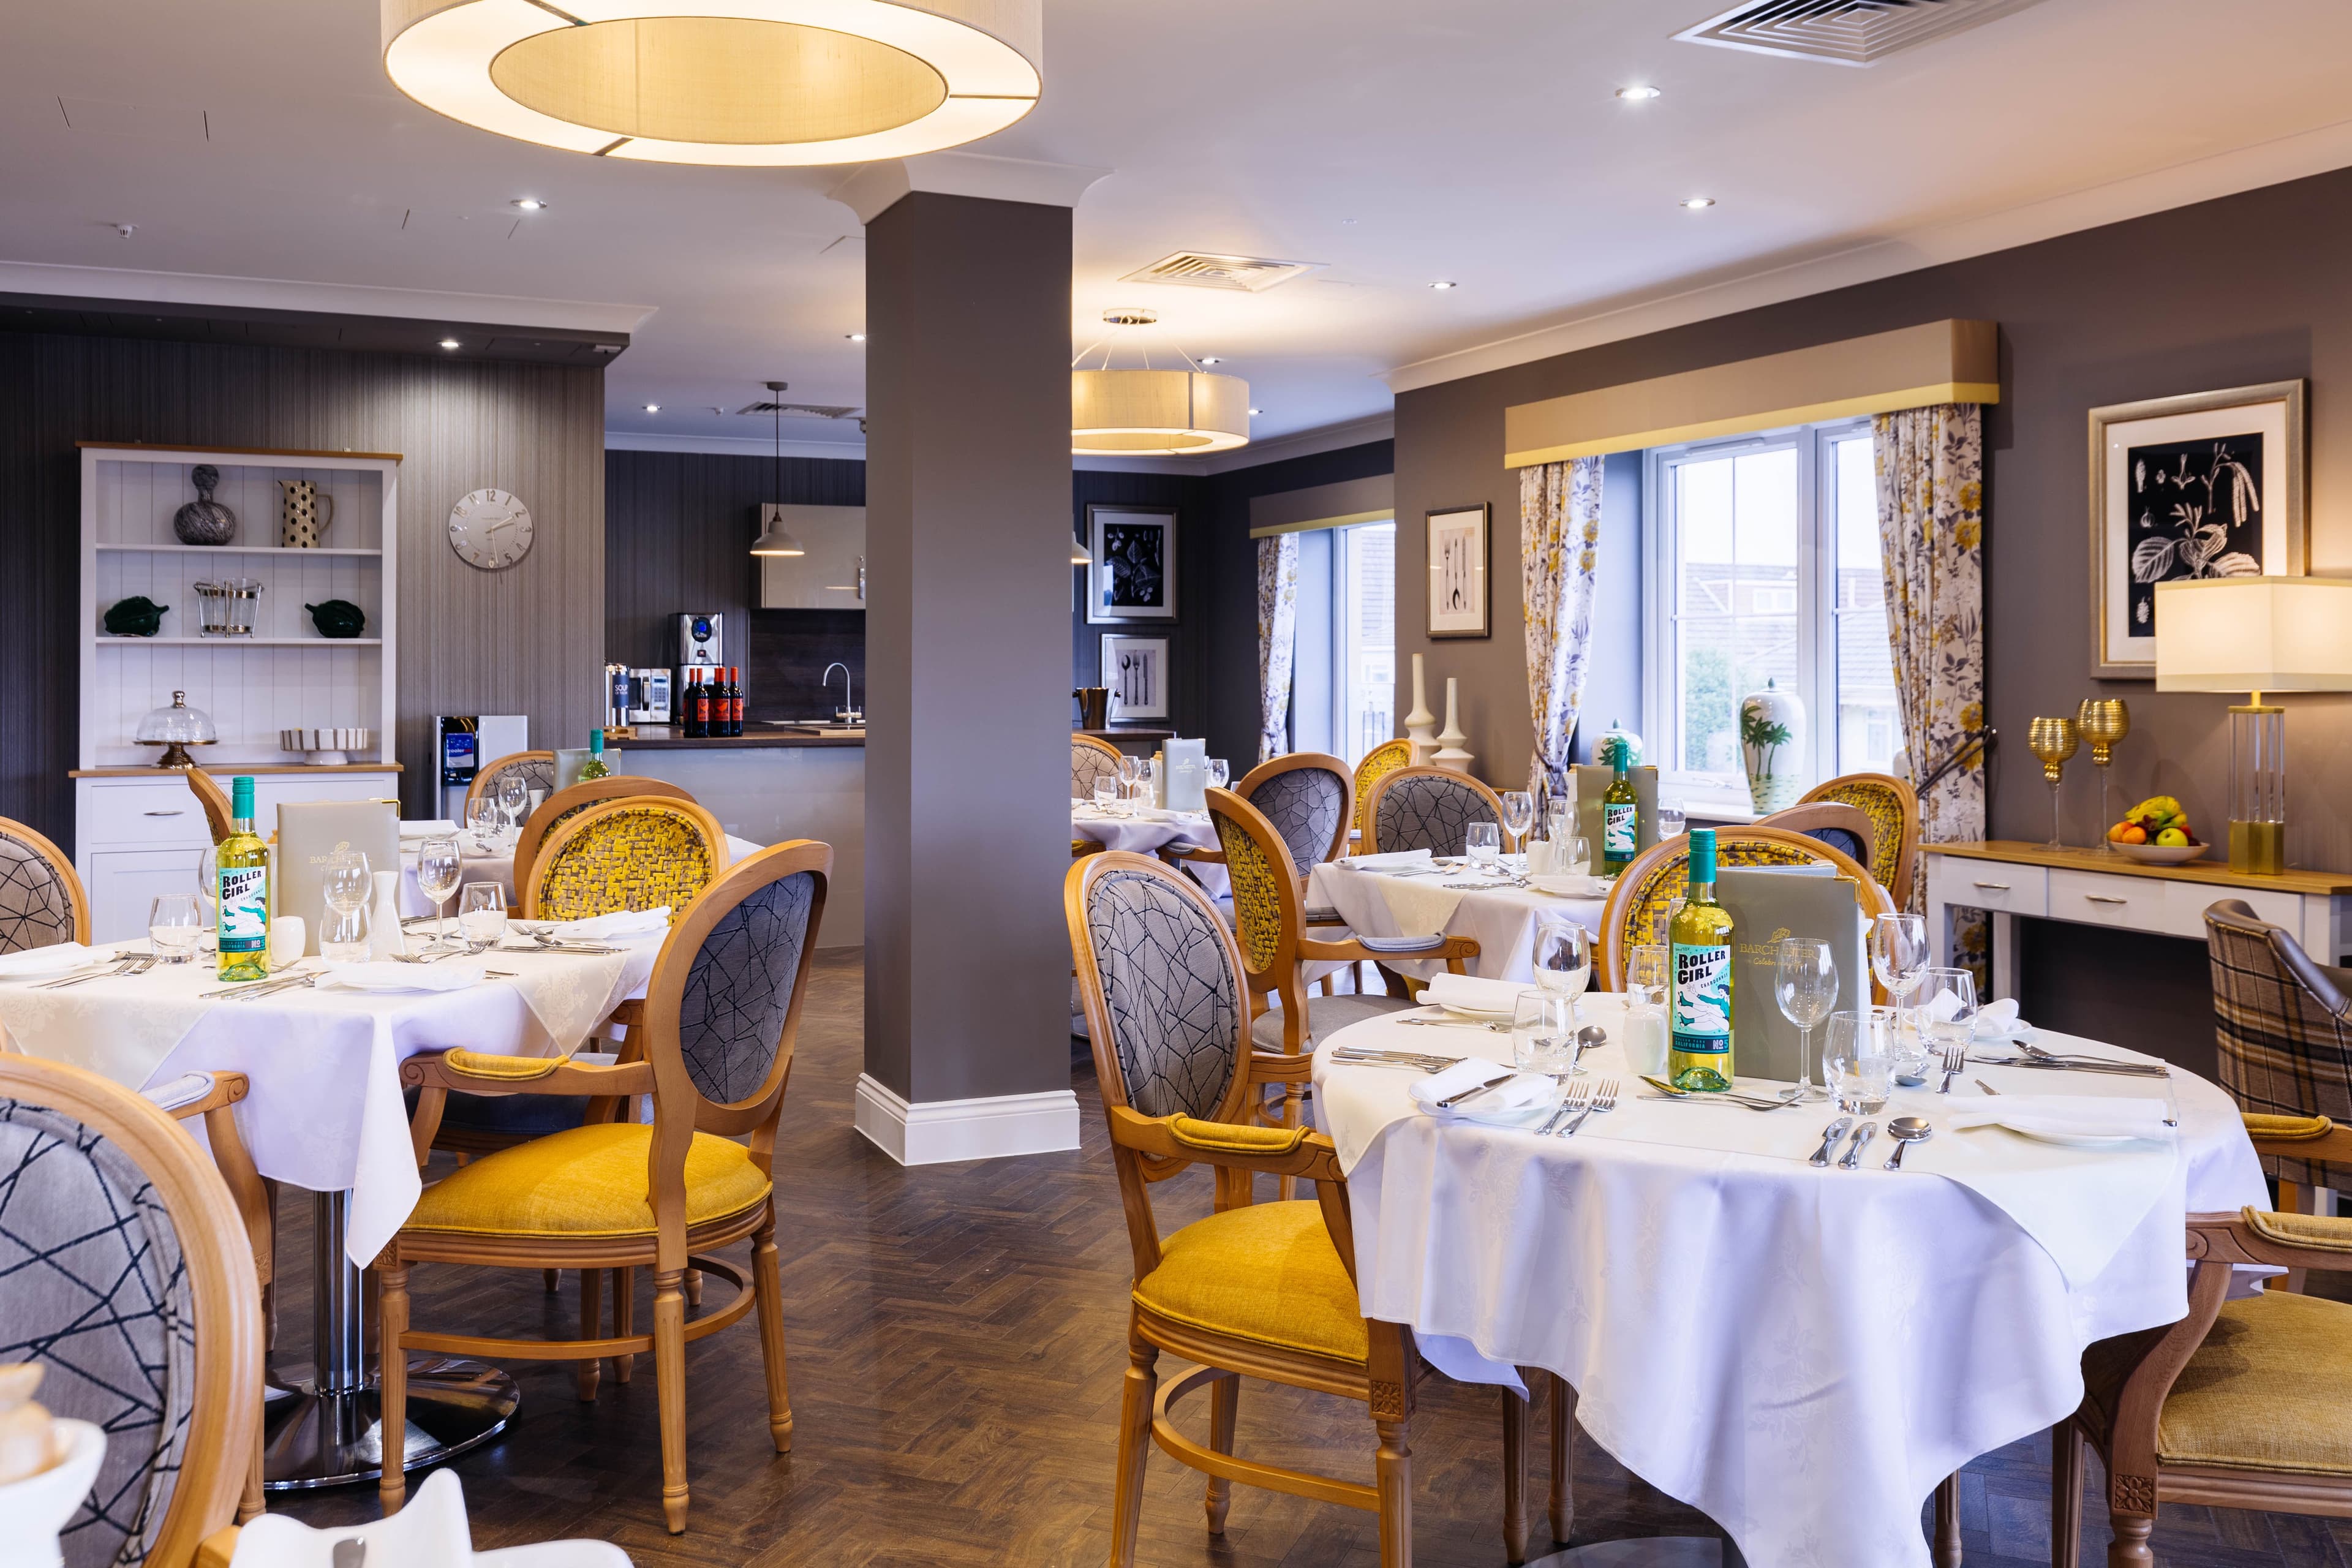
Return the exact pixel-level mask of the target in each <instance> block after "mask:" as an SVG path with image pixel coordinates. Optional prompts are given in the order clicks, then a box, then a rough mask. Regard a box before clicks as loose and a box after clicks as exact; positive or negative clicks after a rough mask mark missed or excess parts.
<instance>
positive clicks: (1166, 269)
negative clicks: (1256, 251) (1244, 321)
mask: <svg viewBox="0 0 2352 1568" xmlns="http://www.w3.org/2000/svg"><path fill="white" fill-rule="evenodd" d="M1322 269H1323V263H1321V262H1319V261H1272V260H1268V259H1267V258H1265V257H1263V256H1210V255H1206V254H1203V253H1202V252H1201V251H1197V250H1180V251H1178V252H1177V253H1176V254H1175V255H1173V256H1163V257H1161V258H1160V259H1159V260H1157V261H1155V262H1153V263H1152V264H1151V265H1150V266H1149V267H1147V268H1143V269H1142V270H1141V271H1139V272H1130V273H1129V274H1128V275H1127V276H1126V277H1124V278H1122V279H1119V281H1120V282H1122V283H1181V284H1185V285H1187V286H1188V287H1191V288H1194V289H1239V290H1240V291H1242V292H1243V293H1245V294H1263V293H1265V291H1266V290H1267V289H1272V288H1274V287H1276V285H1278V284H1283V283H1287V282H1289V281H1290V280H1291V279H1294V278H1304V277H1306V276H1307V274H1308V273H1309V272H1320V271H1321V270H1322Z"/></svg>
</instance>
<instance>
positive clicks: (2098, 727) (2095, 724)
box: [2075, 697, 2131, 855]
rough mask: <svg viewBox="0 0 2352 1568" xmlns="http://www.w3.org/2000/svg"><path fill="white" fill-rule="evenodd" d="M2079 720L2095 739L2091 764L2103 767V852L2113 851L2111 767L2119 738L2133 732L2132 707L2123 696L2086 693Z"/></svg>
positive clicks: (2088, 738) (2086, 733) (2085, 734)
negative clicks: (2109, 793) (2110, 836)
mask: <svg viewBox="0 0 2352 1568" xmlns="http://www.w3.org/2000/svg"><path fill="white" fill-rule="evenodd" d="M2075 722H2076V723H2077V724H2079V725H2080V726H2081V727H2082V731H2083V739H2084V740H2085V741H2088V742H2091V765H2092V766H2093V767H2095V768H2097V769H2098V770H2099V845H2098V847H2099V853H2101V854H2102V855H2112V854H2114V853H2115V852H2116V847H2115V845H2114V843H2113V842H2112V841H2111V840H2109V839H2108V837H2107V829H2109V828H2111V827H2113V826H2115V816H2114V814H2113V812H2112V810H2111V808H2110V807H2109V806H2108V805H2107V768H2108V766H2109V764H2111V763H2114V761H2115V760H2116V742H2117V741H2120V740H2122V739H2123V738H2124V737H2125V736H2126V735H2128V734H2130V733H2131V710H2130V709H2128V708H2126V707H2125V706H2124V700H2123V699H2122V698H2120V697H2085V698H2084V699H2083V707H2082V710H2081V712H2079V713H2078V714H2076V716H2075Z"/></svg>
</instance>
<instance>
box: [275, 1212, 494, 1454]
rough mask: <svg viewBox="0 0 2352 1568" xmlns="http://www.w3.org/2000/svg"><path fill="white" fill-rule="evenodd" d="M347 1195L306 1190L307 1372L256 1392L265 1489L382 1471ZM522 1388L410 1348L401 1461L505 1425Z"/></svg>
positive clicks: (490, 1370)
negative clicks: (347, 1232) (348, 1243)
mask: <svg viewBox="0 0 2352 1568" xmlns="http://www.w3.org/2000/svg"><path fill="white" fill-rule="evenodd" d="M349 1196H350V1194H345V1193H314V1194H311V1197H312V1205H311V1213H310V1265H311V1288H312V1289H313V1290H314V1291H315V1292H316V1294H315V1295H314V1296H313V1298H312V1300H311V1310H310V1331H311V1345H312V1350H313V1354H314V1355H315V1356H316V1358H317V1360H316V1364H315V1366H313V1367H310V1368H305V1369H303V1370H305V1371H307V1372H309V1373H310V1376H308V1377H305V1378H302V1379H299V1381H292V1380H289V1381H281V1380H279V1379H278V1377H276V1376H275V1375H273V1376H272V1377H271V1379H270V1381H269V1384H268V1386H267V1387H266V1388H265V1389H264V1390H263V1393H262V1450H261V1473H262V1485H263V1486H264V1488H266V1489H268V1490H270V1491H299V1490H305V1489H309V1488H311V1487H333V1486H343V1485H347V1484H349V1483H350V1482H352V1481H368V1480H373V1479H376V1478H377V1477H378V1476H380V1475H382V1474H383V1427H382V1425H381V1422H380V1417H381V1415H382V1411H381V1409H380V1408H379V1406H378V1404H377V1398H376V1383H375V1379H374V1378H373V1377H371V1376H369V1375H368V1373H367V1361H366V1357H365V1355H364V1354H363V1353H362V1322H361V1319H360V1271H359V1270H358V1269H357V1268H354V1267H352V1261H351V1259H350V1258H346V1257H344V1256H343V1217H344V1210H345V1208H346V1206H347V1203H348V1199H349ZM521 1401H522V1394H521V1392H520V1390H518V1389H517V1388H516V1387H515V1381H514V1379H513V1378H511V1377H509V1376H508V1375H507V1374H506V1373H503V1372H500V1371H499V1369H498V1368H497V1367H494V1366H492V1365H490V1364H489V1363H487V1362H478V1361H467V1360H463V1359H461V1358H459V1357H457V1356H442V1355H425V1354H421V1353H413V1354H411V1355H410V1356H409V1358H408V1431H407V1438H406V1441H405V1442H404V1443H403V1444H402V1447H403V1450H404V1453H403V1456H402V1458H403V1464H402V1468H404V1469H415V1468H417V1467H419V1466H421V1465H432V1464H438V1463H439V1462H440V1461H442V1460H444V1459H450V1458H456V1457H457V1456H458V1455H459V1454H462V1453H464V1452H465V1451H466V1450H467V1449H468V1448H471V1447H476V1446H477V1445H479V1444H482V1443H486V1442H488V1440H489V1439H490V1438H492V1437H494V1436H498V1434H499V1432H501V1431H503V1430H504V1429H505V1427H506V1424H507V1420H508V1418H509V1416H511V1415H514V1413H515V1406H516V1405H519V1404H520V1403H521Z"/></svg>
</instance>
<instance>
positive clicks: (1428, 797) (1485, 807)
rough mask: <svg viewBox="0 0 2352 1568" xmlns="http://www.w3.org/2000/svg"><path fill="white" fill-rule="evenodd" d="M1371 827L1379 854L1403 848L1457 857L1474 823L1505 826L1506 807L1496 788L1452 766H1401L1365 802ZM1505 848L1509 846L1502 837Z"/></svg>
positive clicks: (1375, 785) (1507, 837)
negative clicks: (1457, 771) (1504, 809)
mask: <svg viewBox="0 0 2352 1568" xmlns="http://www.w3.org/2000/svg"><path fill="white" fill-rule="evenodd" d="M1364 817H1365V820H1366V821H1367V822H1368V823H1369V824H1370V829H1369V832H1368V837H1369V838H1370V843H1369V844H1368V845H1366V848H1367V849H1368V850H1369V851H1370V852H1371V853H1373V854H1376V855H1386V854H1389V853H1391V852H1393V851H1395V850H1399V849H1426V850H1428V851H1429V852H1430V853H1431V854H1433V855H1459V854H1462V853H1463V852H1464V851H1465V849H1466V848H1467V847H1469V846H1468V841H1467V834H1468V830H1469V827H1470V825H1471V824H1472V823H1474V822H1491V823H1494V824H1495V825H1496V827H1497V828H1499V827H1500V826H1502V822H1503V803H1502V801H1501V799H1500V798H1499V797H1497V796H1496V794H1495V792H1494V791H1493V790H1490V789H1488V788H1487V787H1486V785H1485V784H1480V783H1479V782H1478V781H1477V780H1476V779H1474V778H1472V777H1471V776H1470V775H1469V774H1468V773H1455V772H1454V770H1453V769H1452V768H1433V767H1419V768H1399V769H1397V770H1396V771H1395V772H1394V773H1387V774H1384V775H1382V776H1381V778H1379V779H1377V780H1375V781H1374V782H1373V784H1372V792H1371V798H1370V800H1369V801H1368V802H1366V803H1365V806H1364ZM1503 840H1504V842H1503V847H1504V848H1506V849H1508V848H1510V847H1511V843H1510V835H1508V834H1504V835H1503Z"/></svg>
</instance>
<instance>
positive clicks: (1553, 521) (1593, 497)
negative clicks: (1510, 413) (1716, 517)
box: [1519, 458, 1601, 801]
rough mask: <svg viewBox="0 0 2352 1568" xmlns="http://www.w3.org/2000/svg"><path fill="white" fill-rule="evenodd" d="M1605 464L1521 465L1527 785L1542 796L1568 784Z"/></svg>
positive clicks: (1586, 460) (1589, 461)
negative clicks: (1529, 747) (1530, 734)
mask: <svg viewBox="0 0 2352 1568" xmlns="http://www.w3.org/2000/svg"><path fill="white" fill-rule="evenodd" d="M1600 547H1601V458H1576V459H1574V460H1573V461H1571V462H1566V463H1539V464H1538V465H1536V466H1535V467H1534V468H1522V469H1520V470H1519V576H1520V585H1521V589H1522V592H1523V593H1524V595H1525V602H1526V611H1527V637H1528V709H1529V714H1530V717H1531V718H1532V719H1533V721H1534V727H1535V738H1536V744H1535V752H1534V754H1533V755H1532V756H1531V757H1529V758H1528V791H1529V793H1531V794H1532V795H1534V796H1535V797H1536V798H1537V799H1538V800H1539V801H1540V800H1548V799H1549V798H1551V797H1553V796H1554V795H1557V794H1558V792H1559V791H1561V790H1564V789H1566V788H1567V787H1568V764H1569V749H1568V748H1569V741H1570V738H1571V737H1572V736H1574V735H1575V733H1576V721H1577V717H1578V714H1577V705H1578V703H1579V702H1580V701H1581V700H1583V697H1584V664H1585V656H1586V654H1587V652H1588V650H1589V647H1590V644H1591V635H1592V577H1593V563H1594V561H1595V560H1596V559H1597V558H1598V556H1599V554H1600Z"/></svg>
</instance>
